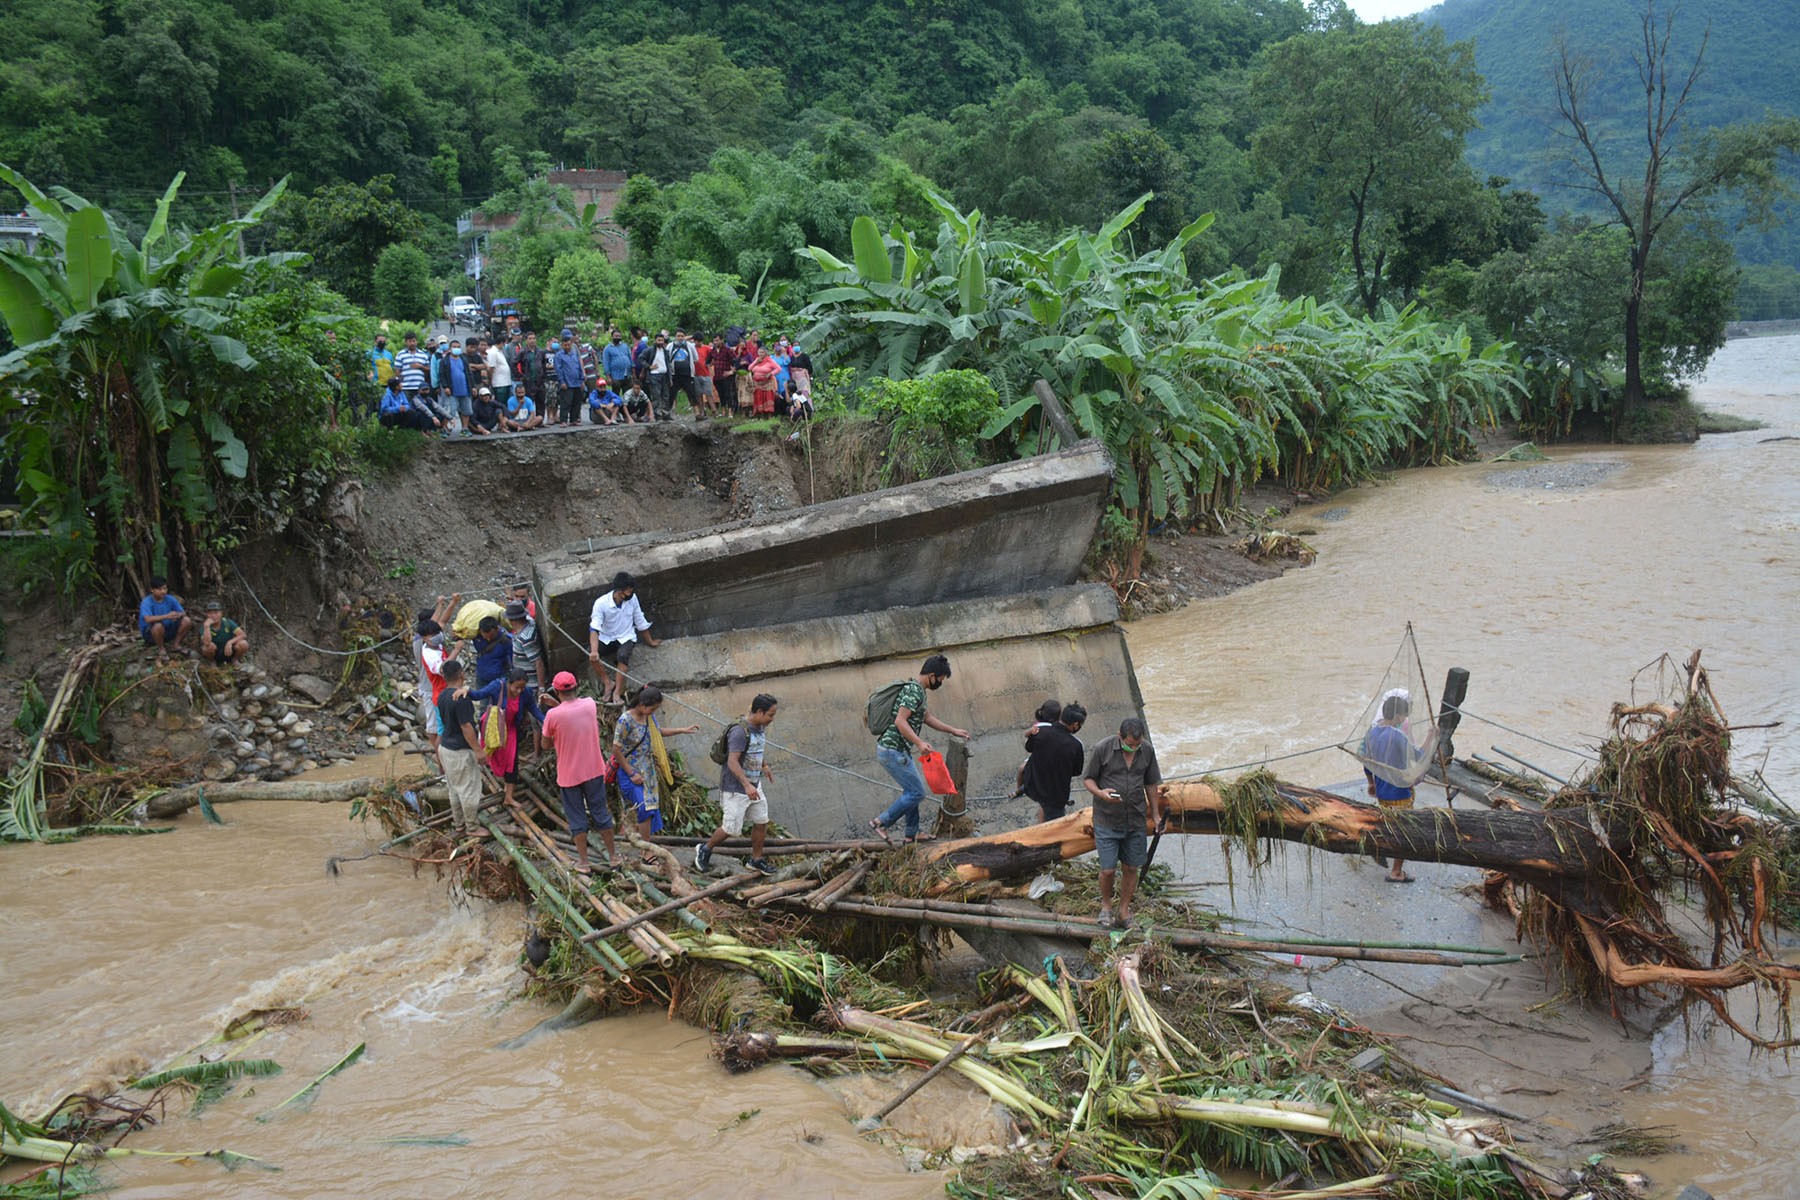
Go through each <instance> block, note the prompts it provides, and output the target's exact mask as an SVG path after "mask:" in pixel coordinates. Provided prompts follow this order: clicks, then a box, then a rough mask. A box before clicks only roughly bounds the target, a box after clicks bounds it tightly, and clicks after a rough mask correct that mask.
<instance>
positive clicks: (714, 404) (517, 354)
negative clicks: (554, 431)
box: [368, 318, 813, 437]
mask: <svg viewBox="0 0 1800 1200" xmlns="http://www.w3.org/2000/svg"><path fill="white" fill-rule="evenodd" d="M454 328H455V327H454V326H452V334H440V335H438V336H437V337H434V338H431V339H429V341H428V343H427V344H426V345H424V346H421V345H420V344H419V339H418V337H417V335H416V334H413V333H408V334H407V335H406V337H405V345H404V346H403V347H402V348H401V349H400V350H398V351H396V350H394V349H392V348H390V347H389V345H388V339H387V335H386V334H385V333H384V334H378V335H377V336H376V338H375V345H374V348H373V349H371V350H370V351H369V371H368V380H369V382H370V383H372V384H373V385H374V386H375V388H376V389H377V391H378V393H379V395H378V398H377V400H376V409H375V411H376V415H377V417H378V419H379V420H380V422H381V424H383V425H385V426H388V427H390V428H397V429H417V430H420V431H421V432H425V433H430V432H433V431H436V432H438V433H440V434H441V435H442V436H444V437H454V436H457V435H459V434H460V435H461V436H463V437H474V436H486V435H493V434H502V433H523V432H525V431H527V430H532V429H539V428H544V427H549V426H557V425H579V424H581V422H582V416H581V414H582V410H583V409H586V411H587V420H588V422H589V423H590V424H593V425H650V424H655V423H656V422H658V421H668V420H672V419H673V418H674V416H675V404H676V401H677V400H678V399H681V398H683V397H685V398H686V400H687V405H688V410H689V411H690V412H691V413H692V414H693V416H694V418H695V419H696V420H705V419H708V418H711V417H730V416H737V415H743V416H771V417H784V418H791V419H793V420H796V421H800V420H806V419H809V418H810V417H811V416H812V414H813V402H812V386H813V385H812V374H813V365H812V359H811V358H810V357H809V356H808V355H807V353H806V351H804V350H802V349H801V348H800V347H799V346H797V345H795V344H794V343H792V342H790V341H789V340H788V339H787V338H785V337H782V338H775V339H772V340H767V341H765V340H764V339H763V337H762V335H761V334H760V333H759V332H758V331H756V330H746V329H743V328H741V327H733V328H731V329H728V330H726V331H724V332H722V333H718V334H715V335H713V336H712V337H710V338H708V337H706V336H704V335H691V334H689V333H688V332H687V331H686V330H683V329H677V330H675V331H674V332H673V333H671V332H670V331H668V330H666V329H665V330H662V331H660V332H658V333H656V334H654V335H652V334H650V333H649V332H647V331H646V330H643V329H639V328H633V329H632V330H631V332H630V334H629V336H627V334H626V333H625V332H624V331H623V330H620V329H618V328H617V327H611V328H606V327H601V326H595V328H594V340H593V341H586V340H583V339H582V338H581V337H580V336H579V335H578V334H577V333H576V331H575V330H574V329H573V328H564V329H563V330H562V331H561V333H560V334H559V335H558V336H557V337H556V338H555V339H553V340H551V341H550V342H549V343H548V344H541V343H540V342H539V340H538V336H537V334H536V333H535V332H530V333H527V332H525V331H524V330H522V329H521V328H520V327H519V325H518V324H517V318H512V319H511V320H509V322H508V325H507V327H506V328H505V329H504V330H502V331H501V332H500V333H498V334H496V335H494V336H492V337H489V336H486V335H482V334H475V333H472V334H470V336H469V339H468V341H467V343H466V344H465V343H464V342H463V341H461V340H459V339H458V338H456V337H454V336H452V335H453V333H454Z"/></svg>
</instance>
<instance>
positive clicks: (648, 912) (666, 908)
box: [594, 871, 761, 938]
mask: <svg viewBox="0 0 1800 1200" xmlns="http://www.w3.org/2000/svg"><path fill="white" fill-rule="evenodd" d="M759 878H761V875H760V874H759V873H758V872H756V871H745V872H744V873H743V874H742V875H733V876H732V877H731V878H729V879H721V880H720V881H719V882H717V883H715V884H713V885H712V886H711V887H704V888H701V889H700V890H699V891H697V892H695V893H693V894H692V895H690V896H683V897H682V898H681V899H679V900H670V901H668V902H666V903H663V904H658V905H657V906H656V907H655V908H647V909H645V910H644V911H643V912H641V913H638V914H637V915H636V916H634V917H632V918H631V919H629V920H625V921H620V922H618V923H616V924H612V925H608V926H607V927H606V928H605V929H600V930H596V931H595V932H594V936H595V937H596V938H603V937H611V936H612V935H613V934H615V933H624V932H625V931H626V930H627V929H630V928H632V927H633V926H635V925H637V924H639V923H640V922H643V921H648V920H650V919H651V918H652V917H660V916H662V915H663V914H664V913H671V912H675V911H676V910H678V909H683V908H686V907H687V906H688V905H690V904H693V903H694V902H695V901H697V900H705V899H707V898H708V897H711V896H718V895H722V894H723V893H725V892H729V891H730V890H731V889H732V888H734V887H737V886H738V885H740V884H743V883H747V882H748V881H750V880H752V879H759Z"/></svg>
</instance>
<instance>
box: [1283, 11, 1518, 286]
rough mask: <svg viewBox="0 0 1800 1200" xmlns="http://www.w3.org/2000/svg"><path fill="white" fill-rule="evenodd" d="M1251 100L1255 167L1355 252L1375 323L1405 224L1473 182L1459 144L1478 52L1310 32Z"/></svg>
mask: <svg viewBox="0 0 1800 1200" xmlns="http://www.w3.org/2000/svg"><path fill="white" fill-rule="evenodd" d="M1251 95H1252V99H1253V102H1254V103H1255V105H1256V107H1257V110H1258V113H1259V115H1260V117H1261V124H1260V125H1259V126H1258V128H1257V130H1256V133H1255V136H1254V145H1255V153H1256V159H1257V161H1258V162H1259V163H1260V164H1261V165H1262V166H1263V168H1264V169H1265V170H1266V171H1268V172H1269V173H1270V174H1271V175H1272V176H1274V177H1276V178H1277V179H1278V180H1279V181H1280V189H1281V192H1282V194H1283V196H1284V198H1285V199H1286V201H1287V203H1288V205H1289V207H1290V208H1294V207H1301V208H1302V211H1305V210H1308V209H1309V210H1310V211H1311V213H1312V215H1313V216H1314V217H1315V219H1316V220H1317V221H1318V223H1319V224H1320V225H1321V226H1323V227H1325V228H1328V229H1331V230H1333V231H1336V232H1338V233H1339V234H1340V236H1341V237H1342V238H1343V239H1344V240H1345V241H1346V242H1347V243H1348V247H1347V249H1348V260H1349V268H1350V271H1351V274H1352V277H1353V280H1354V283H1355V289H1356V298H1357V300H1358V302H1360V303H1361V304H1362V306H1363V308H1364V309H1365V310H1366V311H1368V312H1370V313H1373V312H1375V311H1376V308H1377V307H1378V306H1379V304H1380V303H1381V301H1382V300H1383V299H1384V298H1385V297H1386V296H1387V293H1388V291H1389V288H1390V283H1391V281H1390V279H1389V275H1390V271H1391V260H1392V259H1393V258H1394V257H1395V256H1396V254H1397V253H1398V252H1399V249H1400V245H1399V244H1400V242H1401V230H1402V226H1403V224H1404V223H1405V222H1406V220H1408V219H1409V216H1410V217H1411V219H1414V220H1417V219H1418V218H1417V216H1416V215H1415V214H1418V213H1421V212H1426V211H1429V210H1431V209H1433V208H1434V207H1436V206H1439V205H1441V204H1442V203H1443V202H1444V195H1443V194H1444V193H1445V192H1446V191H1448V192H1449V193H1450V194H1451V195H1455V193H1456V192H1458V191H1464V190H1467V188H1468V186H1469V185H1470V183H1471V182H1472V176H1470V173H1469V171H1468V168H1466V167H1465V166H1464V165H1463V162H1462V146H1463V136H1464V135H1465V134H1466V133H1468V131H1469V130H1470V129H1472V128H1474V125H1475V110H1476V108H1478V107H1479V106H1480V104H1481V102H1482V101H1483V100H1484V99H1486V92H1485V90H1484V88H1483V85H1482V81H1481V76H1480V75H1479V74H1478V73H1477V72H1476V70H1475V54H1474V49H1473V47H1471V46H1470V45H1468V44H1467V43H1456V44H1450V43H1447V42H1446V41H1445V40H1444V35H1443V33H1442V31H1441V30H1438V29H1436V28H1434V27H1430V26H1424V25H1420V24H1419V23H1418V22H1417V21H1414V20H1410V19H1408V20H1397V21H1384V22H1382V23H1380V24H1378V25H1364V26H1358V27H1356V28H1354V29H1350V30H1348V31H1330V32H1312V33H1306V34H1302V35H1301V36H1299V37H1296V38H1291V39H1289V40H1288V41H1286V42H1283V43H1281V44H1280V45H1279V46H1276V47H1274V49H1273V50H1271V51H1270V53H1269V55H1268V56H1267V58H1266V59H1265V61H1264V63H1263V65H1262V67H1261V68H1260V70H1259V71H1258V73H1257V75H1256V78H1255V80H1254V81H1253V85H1252V92H1251ZM1446 184H1448V185H1450V186H1449V187H1448V188H1446Z"/></svg>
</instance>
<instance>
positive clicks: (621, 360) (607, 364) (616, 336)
mask: <svg viewBox="0 0 1800 1200" xmlns="http://www.w3.org/2000/svg"><path fill="white" fill-rule="evenodd" d="M600 359H601V366H602V367H604V368H605V370H606V381H607V382H608V383H609V384H611V385H612V390H613V391H615V392H621V393H622V392H624V390H625V384H626V381H627V380H629V379H630V378H631V347H630V346H627V345H626V344H625V335H624V334H622V333H620V332H619V331H618V330H616V329H615V330H613V331H612V337H611V338H610V339H609V340H608V341H607V343H606V349H605V350H603V351H601V353H600Z"/></svg>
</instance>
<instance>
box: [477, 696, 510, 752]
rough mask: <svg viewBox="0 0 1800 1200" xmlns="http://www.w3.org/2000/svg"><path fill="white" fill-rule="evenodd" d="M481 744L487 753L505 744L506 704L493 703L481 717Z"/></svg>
mask: <svg viewBox="0 0 1800 1200" xmlns="http://www.w3.org/2000/svg"><path fill="white" fill-rule="evenodd" d="M481 744H482V746H483V747H484V748H485V749H486V750H487V752H488V753H489V754H492V753H493V752H494V751H496V750H498V749H499V748H500V747H502V746H504V745H506V706H505V705H503V704H495V705H492V706H490V707H489V708H488V710H487V715H486V716H484V717H482V718H481Z"/></svg>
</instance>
